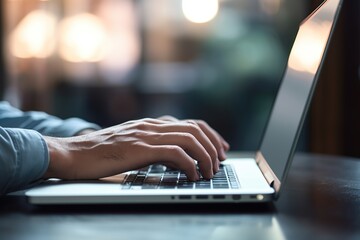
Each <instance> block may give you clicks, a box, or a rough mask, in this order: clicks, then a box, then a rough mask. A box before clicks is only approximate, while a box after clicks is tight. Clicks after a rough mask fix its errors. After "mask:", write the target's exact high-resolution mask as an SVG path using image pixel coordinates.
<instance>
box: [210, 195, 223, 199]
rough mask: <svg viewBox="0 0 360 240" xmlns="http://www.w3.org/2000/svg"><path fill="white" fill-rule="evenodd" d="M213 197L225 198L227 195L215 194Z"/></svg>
mask: <svg viewBox="0 0 360 240" xmlns="http://www.w3.org/2000/svg"><path fill="white" fill-rule="evenodd" d="M213 199H225V195H214V196H213Z"/></svg>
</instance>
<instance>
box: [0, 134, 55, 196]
mask: <svg viewBox="0 0 360 240" xmlns="http://www.w3.org/2000/svg"><path fill="white" fill-rule="evenodd" d="M6 130H7V132H8V134H9V135H10V137H11V140H12V143H13V148H14V151H15V152H16V157H15V161H14V164H13V167H12V170H13V174H11V176H10V179H9V180H10V181H9V182H8V183H9V185H8V189H7V192H10V191H15V190H20V189H24V188H27V187H29V186H30V185H31V184H32V183H34V182H35V181H38V180H39V179H41V177H42V176H43V175H44V174H45V172H46V170H47V169H48V166H49V151H48V147H47V144H46V142H45V140H44V139H43V137H42V136H41V134H40V133H38V132H36V131H33V130H24V129H6Z"/></svg>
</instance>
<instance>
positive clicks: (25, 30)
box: [10, 10, 56, 58]
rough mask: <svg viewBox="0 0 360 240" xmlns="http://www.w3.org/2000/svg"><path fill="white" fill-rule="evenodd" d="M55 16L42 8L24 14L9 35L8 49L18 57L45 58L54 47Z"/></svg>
mask: <svg viewBox="0 0 360 240" xmlns="http://www.w3.org/2000/svg"><path fill="white" fill-rule="evenodd" d="M55 27H56V18H55V16H54V15H52V14H50V13H49V12H47V11H44V10H36V11H33V12H31V13H29V14H28V15H26V16H25V17H24V18H23V19H22V20H21V21H20V23H19V24H18V25H17V26H16V28H15V29H14V31H13V32H12V34H11V35H10V51H11V53H12V54H13V55H14V56H16V57H19V58H31V57H36V58H46V57H48V56H50V55H51V54H52V53H53V52H54V49H55Z"/></svg>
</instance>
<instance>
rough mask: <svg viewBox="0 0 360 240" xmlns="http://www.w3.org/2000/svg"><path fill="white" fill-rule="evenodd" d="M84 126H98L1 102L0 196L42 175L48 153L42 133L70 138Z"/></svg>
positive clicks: (47, 161)
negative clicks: (28, 110) (22, 109)
mask: <svg viewBox="0 0 360 240" xmlns="http://www.w3.org/2000/svg"><path fill="white" fill-rule="evenodd" d="M85 129H95V130H97V129H100V127H99V126H98V125H96V124H93V123H89V122H86V121H84V120H82V119H79V118H69V119H65V120H62V119H60V118H57V117H54V116H51V115H49V114H46V113H44V112H23V111H20V110H19V109H16V108H14V107H12V106H10V105H9V104H8V103H7V102H0V195H2V194H5V193H8V192H11V191H17V190H20V189H24V188H26V187H29V186H30V185H31V184H33V183H34V182H36V181H38V180H39V179H40V178H41V177H42V176H43V175H44V173H45V171H46V170H47V168H48V165H49V153H48V148H47V145H46V142H45V140H44V138H43V135H46V136H54V137H70V136H74V135H76V134H77V133H79V132H80V131H82V130H85Z"/></svg>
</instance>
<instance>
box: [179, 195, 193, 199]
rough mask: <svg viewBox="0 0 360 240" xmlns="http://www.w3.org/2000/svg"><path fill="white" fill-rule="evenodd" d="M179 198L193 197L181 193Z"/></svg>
mask: <svg viewBox="0 0 360 240" xmlns="http://www.w3.org/2000/svg"><path fill="white" fill-rule="evenodd" d="M179 199H191V196H190V195H180V196H179Z"/></svg>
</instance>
